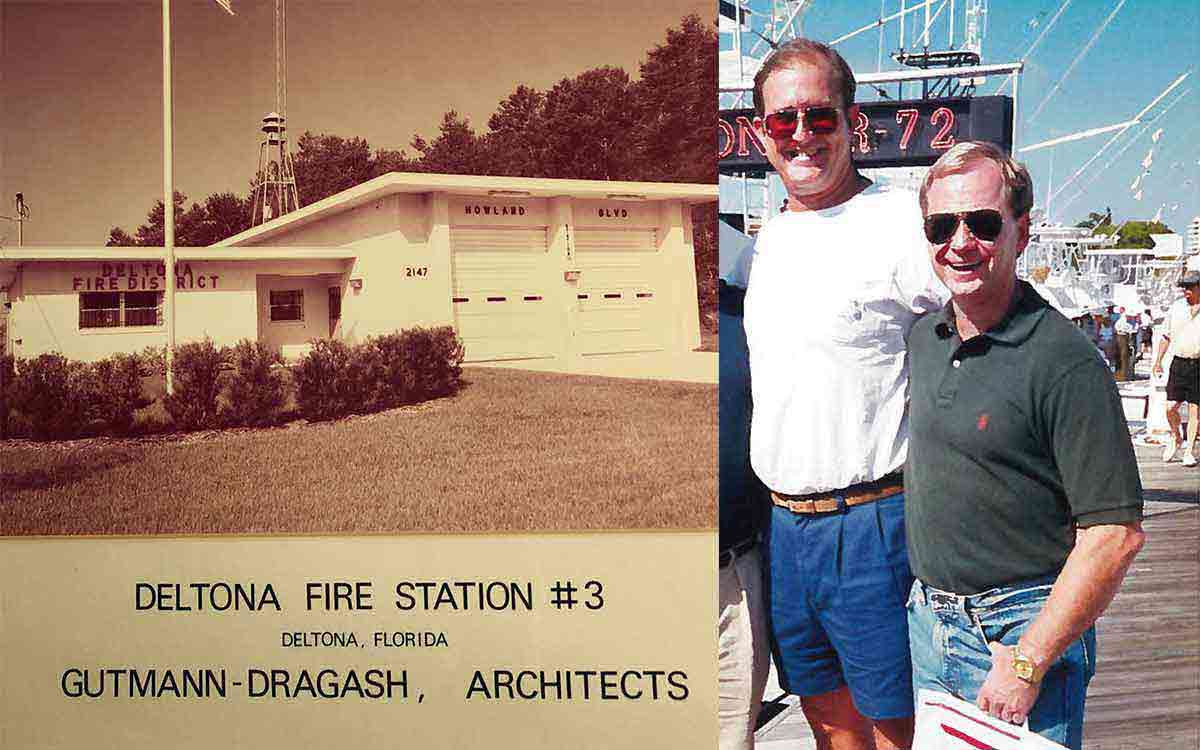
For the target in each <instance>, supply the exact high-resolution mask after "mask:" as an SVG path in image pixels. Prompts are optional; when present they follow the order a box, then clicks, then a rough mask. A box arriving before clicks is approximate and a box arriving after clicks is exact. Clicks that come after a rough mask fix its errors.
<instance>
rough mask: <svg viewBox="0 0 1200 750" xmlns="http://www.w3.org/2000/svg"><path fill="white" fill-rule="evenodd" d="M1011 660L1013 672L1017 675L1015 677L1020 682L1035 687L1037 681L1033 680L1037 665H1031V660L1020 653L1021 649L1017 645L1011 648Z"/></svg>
mask: <svg viewBox="0 0 1200 750" xmlns="http://www.w3.org/2000/svg"><path fill="white" fill-rule="evenodd" d="M1012 659H1013V671H1014V672H1016V673H1017V677H1018V678H1019V679H1020V680H1021V681H1022V682H1028V683H1029V684H1030V685H1036V684H1037V683H1038V680H1037V679H1034V675H1035V674H1037V665H1036V664H1034V663H1033V659H1030V658H1029V657H1028V656H1026V655H1025V654H1023V653H1021V647H1020V646H1019V645H1017V646H1013V648H1012ZM1039 679H1040V678H1039Z"/></svg>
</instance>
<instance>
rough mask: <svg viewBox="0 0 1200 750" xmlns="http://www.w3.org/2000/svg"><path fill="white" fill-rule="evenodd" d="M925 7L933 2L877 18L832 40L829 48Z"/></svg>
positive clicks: (931, 0) (928, 1) (930, 0)
mask: <svg viewBox="0 0 1200 750" xmlns="http://www.w3.org/2000/svg"><path fill="white" fill-rule="evenodd" d="M927 5H933V0H925V2H923V3H921V4H920V5H914V6H912V7H911V8H908V9H906V10H902V11H900V12H899V13H893V14H892V15H890V16H888V17H887V18H877V19H875V20H874V21H872V22H871V23H869V24H867V25H866V26H863V27H862V28H861V29H855V30H854V31H851V32H850V33H849V34H844V35H842V36H839V37H838V38H837V39H834V40H833V41H832V42H830V43H829V46H830V47H832V46H834V45H837V44H841V43H842V42H844V41H846V40H847V39H850V38H852V37H856V36H858V35H859V34H862V33H863V32H866V31H870V30H871V29H877V28H879V27H880V26H883V25H884V24H885V23H887V22H888V21H894V20H896V19H897V18H902V17H903V16H906V15H908V14H909V13H912V12H913V11H914V10H921V9H922V8H924V7H925V6H927ZM900 44H901V45H903V44H904V40H903V39H901V40H900Z"/></svg>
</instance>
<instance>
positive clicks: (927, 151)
mask: <svg viewBox="0 0 1200 750" xmlns="http://www.w3.org/2000/svg"><path fill="white" fill-rule="evenodd" d="M850 139H851V148H852V150H853V153H854V162H855V164H857V165H858V166H859V167H923V166H929V165H930V164H933V163H934V162H935V161H937V158H938V157H939V156H941V155H942V152H944V151H945V150H946V149H948V148H950V147H951V146H953V145H954V144H955V143H958V142H959V141H988V142H989V143H995V144H996V145H998V146H1000V147H1001V148H1003V149H1004V150H1005V152H1008V153H1011V152H1012V99H1011V98H1010V97H1007V96H980V97H974V98H956V99H919V100H913V101H897V102H865V103H863V104H860V105H859V113H858V117H857V118H856V119H855V121H854V122H853V123H851V126H850ZM717 157H718V158H719V159H720V170H721V172H722V173H724V174H729V173H736V172H749V173H761V172H766V171H769V170H770V169H771V165H770V164H769V163H767V158H766V156H765V154H764V152H763V147H762V142H761V141H760V136H759V133H758V132H757V131H756V130H755V129H754V110H753V109H723V110H721V116H720V119H718V120H717Z"/></svg>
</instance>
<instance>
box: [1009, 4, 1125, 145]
mask: <svg viewBox="0 0 1200 750" xmlns="http://www.w3.org/2000/svg"><path fill="white" fill-rule="evenodd" d="M1126 2H1127V0H1120V2H1118V3H1117V7H1115V8H1113V9H1112V13H1109V14H1108V18H1106V19H1104V23H1102V24H1100V28H1098V29H1096V31H1095V33H1093V34H1092V38H1091V39H1089V40H1088V43H1087V44H1086V45H1084V47H1083V49H1082V50H1080V52H1079V54H1078V55H1076V56H1075V59H1074V60H1072V61H1071V64H1070V65H1068V66H1067V72H1065V73H1063V74H1062V76H1061V77H1059V79H1058V81H1056V82H1055V84H1054V85H1053V86H1051V87H1050V91H1049V93H1047V94H1046V97H1045V98H1044V99H1042V103H1041V104H1039V105H1037V108H1036V109H1034V111H1033V114H1032V115H1030V116H1029V120H1028V121H1027V122H1033V121H1034V120H1036V119H1037V116H1038V115H1039V114H1041V112H1042V108H1043V107H1045V106H1046V103H1047V102H1049V101H1050V100H1051V99H1052V98H1054V95H1055V94H1056V93H1058V92H1059V91H1060V90H1061V89H1062V82H1063V81H1065V80H1066V79H1067V77H1068V76H1070V75H1071V72H1072V71H1073V70H1075V66H1076V65H1078V64H1079V61H1080V60H1082V59H1083V57H1084V55H1086V54H1087V53H1088V50H1090V49H1091V48H1092V45H1094V44H1095V43H1096V40H1097V39H1099V38H1100V35H1101V34H1103V33H1104V30H1105V29H1107V28H1108V25H1109V24H1110V23H1112V20H1113V19H1114V18H1116V17H1117V13H1118V12H1120V10H1121V8H1122V7H1124V5H1125V3H1126Z"/></svg>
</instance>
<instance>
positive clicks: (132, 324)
mask: <svg viewBox="0 0 1200 750" xmlns="http://www.w3.org/2000/svg"><path fill="white" fill-rule="evenodd" d="M162 300H163V293H162V292H80V294H79V327H80V328H136V327H141V328H145V327H149V326H160V325H162Z"/></svg>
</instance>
